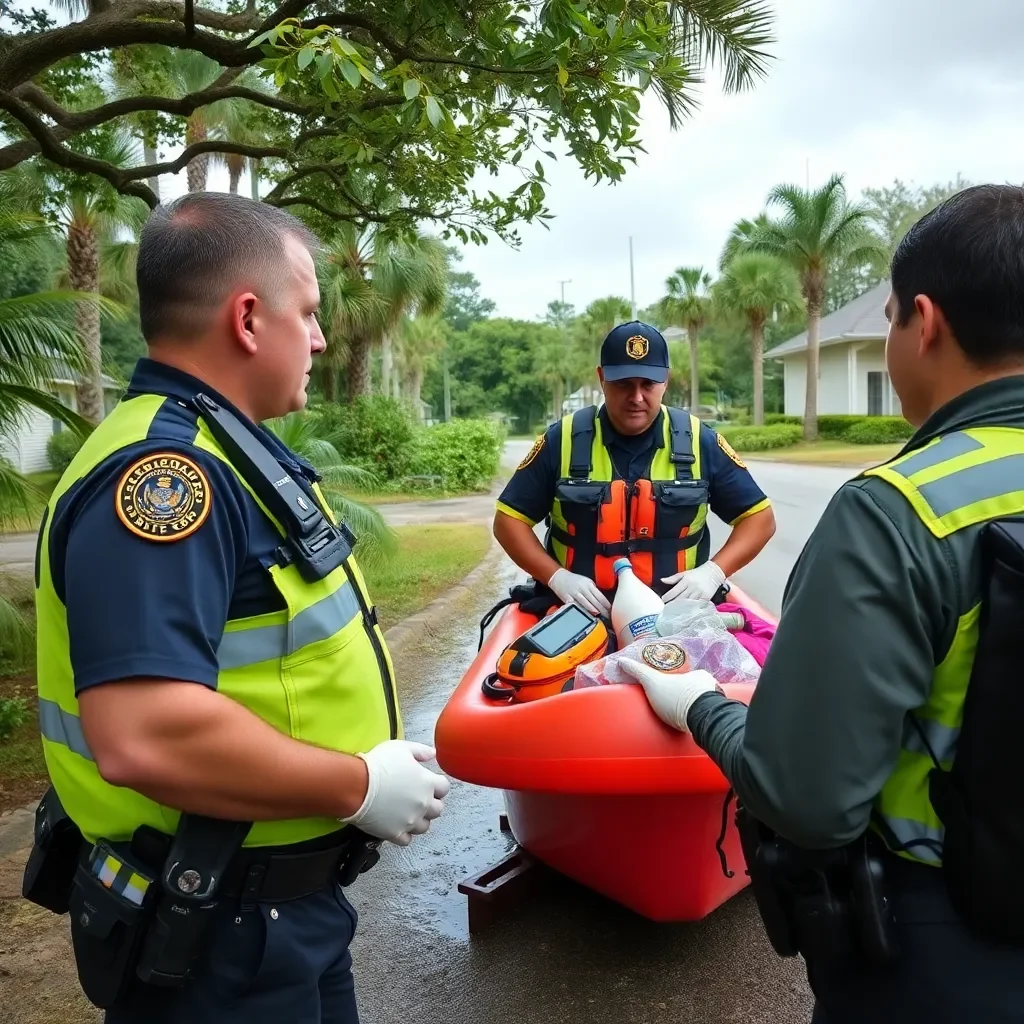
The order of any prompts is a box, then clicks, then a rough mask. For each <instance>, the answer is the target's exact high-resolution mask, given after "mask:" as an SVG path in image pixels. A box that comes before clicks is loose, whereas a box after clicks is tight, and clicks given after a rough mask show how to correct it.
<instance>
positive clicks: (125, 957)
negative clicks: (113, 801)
mask: <svg viewBox="0 0 1024 1024" xmlns="http://www.w3.org/2000/svg"><path fill="white" fill-rule="evenodd" d="M250 828H251V823H249V822H228V821H220V820H217V819H213V818H204V817H201V816H199V815H189V814H183V815H182V816H181V818H180V820H179V824H178V829H177V831H176V832H175V834H174V836H173V837H170V838H169V837H168V836H166V835H163V834H162V833H160V832H157V831H155V830H154V829H151V828H149V827H148V826H142V827H140V828H139V829H137V830H136V831H135V834H134V835H133V836H132V840H131V842H130V843H112V842H108V841H107V840H104V839H100V840H98V841H97V842H96V843H94V844H91V845H90V844H88V843H87V842H86V841H85V840H84V839H83V838H82V835H81V833H80V832H79V830H78V828H77V827H76V826H75V825H74V824H73V823H72V822H71V820H70V819H69V818H68V817H67V815H66V814H65V813H64V810H63V807H61V804H60V801H59V800H58V799H57V795H56V793H55V792H54V791H53V789H52V788H51V789H49V790H48V791H47V793H46V795H45V796H44V797H43V799H42V800H41V801H40V804H39V807H38V808H37V810H36V829H35V843H34V845H33V849H32V852H31V853H30V855H29V859H28V863H27V864H26V868H25V874H24V879H23V883H22V892H23V894H24V896H25V898H26V899H28V900H31V901H32V902H34V903H36V904H38V905H39V906H42V907H45V908H46V909H48V910H51V911H53V912H54V913H56V914H63V913H69V914H70V919H71V922H70V923H71V941H72V945H73V947H74V952H75V963H76V966H77V968H78V978H79V982H80V984H81V986H82V991H83V992H84V993H85V995H86V997H87V998H88V999H89V1001H90V1002H92V1003H93V1004H94V1005H95V1006H98V1007H100V1008H101V1009H105V1008H107V1007H110V1006H112V1005H113V1004H114V1003H115V1002H117V1000H118V999H119V998H120V997H121V996H123V995H124V993H125V992H126V991H127V990H128V988H129V987H130V985H131V984H132V983H133V980H134V979H135V978H136V977H137V978H139V979H140V980H141V981H143V982H147V983H149V984H154V985H164V986H180V985H182V984H184V983H185V981H186V979H187V978H188V976H189V968H190V965H191V963H192V961H193V960H194V959H195V957H196V955H197V954H198V953H199V952H200V950H201V949H202V939H203V933H204V932H205V929H206V926H207V924H208V923H209V920H210V917H211V911H213V910H214V909H215V908H216V906H217V904H218V891H219V887H220V885H221V882H222V880H223V878H224V874H225V872H226V870H227V868H228V866H229V864H230V863H231V861H232V859H233V858H234V857H235V856H236V855H237V854H238V851H239V850H240V849H241V846H242V843H243V841H244V840H245V837H246V835H248V833H249V829H250ZM158 864H162V867H160V868H159V869H157V868H154V865H158Z"/></svg>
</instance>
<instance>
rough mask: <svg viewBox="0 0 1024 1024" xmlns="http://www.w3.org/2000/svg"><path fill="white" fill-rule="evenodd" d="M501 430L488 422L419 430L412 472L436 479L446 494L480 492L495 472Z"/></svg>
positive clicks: (459, 422)
mask: <svg viewBox="0 0 1024 1024" xmlns="http://www.w3.org/2000/svg"><path fill="white" fill-rule="evenodd" d="M504 443H505V429H504V427H502V426H501V425H500V424H496V423H493V422H491V421H490V420H452V421H451V422H449V423H438V424H437V425H436V426H433V427H427V428H425V429H423V430H421V431H419V433H418V436H417V440H416V460H415V464H416V469H415V472H416V473H427V474H430V475H431V476H439V477H440V478H441V485H442V487H444V489H445V490H448V491H455V490H458V491H474V490H481V489H483V488H486V487H488V486H489V485H490V483H491V480H492V479H494V475H495V474H496V473H497V472H498V466H499V464H500V462H501V450H502V447H503V445H504Z"/></svg>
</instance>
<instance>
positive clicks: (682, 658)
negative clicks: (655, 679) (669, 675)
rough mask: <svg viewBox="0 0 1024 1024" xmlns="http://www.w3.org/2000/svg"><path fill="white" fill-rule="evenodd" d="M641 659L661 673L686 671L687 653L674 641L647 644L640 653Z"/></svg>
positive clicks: (657, 641)
mask: <svg viewBox="0 0 1024 1024" xmlns="http://www.w3.org/2000/svg"><path fill="white" fill-rule="evenodd" d="M640 657H641V658H643V659H644V661H646V662H647V664H648V665H650V666H651V668H656V669H658V671H659V672H679V671H685V669H686V651H684V650H683V648H682V645H681V644H677V643H676V642H675V641H674V640H655V641H654V642H652V643H649V644H645V645H644V647H643V648H642V649H641V651H640Z"/></svg>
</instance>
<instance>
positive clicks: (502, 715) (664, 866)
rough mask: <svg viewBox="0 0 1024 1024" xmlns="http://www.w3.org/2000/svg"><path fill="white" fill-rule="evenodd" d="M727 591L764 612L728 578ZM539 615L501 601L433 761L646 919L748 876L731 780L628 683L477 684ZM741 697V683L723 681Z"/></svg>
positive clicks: (683, 914)
mask: <svg viewBox="0 0 1024 1024" xmlns="http://www.w3.org/2000/svg"><path fill="white" fill-rule="evenodd" d="M728 600H729V601H730V602H732V603H735V604H740V605H743V606H744V607H746V608H749V610H750V611H751V612H752V613H753V614H754V615H756V616H758V617H760V618H763V619H765V620H767V621H770V622H771V621H774V618H773V617H772V616H771V615H770V614H769V613H768V612H766V611H765V609H764V608H762V607H761V606H760V605H758V604H757V603H756V602H755V601H753V600H751V599H750V598H749V597H747V595H745V594H744V593H742V592H741V591H739V590H737V589H736V587H732V588H731V590H730V593H729V597H728ZM537 621H538V619H537V618H536V617H535V616H533V615H529V614H527V613H525V612H523V611H522V610H521V609H520V608H519V607H518V606H517V605H515V604H512V605H509V606H508V607H506V608H505V609H504V610H503V611H502V612H501V613H500V614H499V616H498V617H497V618H496V619H495V622H494V624H493V626H492V628H491V631H490V633H489V634H488V635H487V637H486V639H485V640H484V642H483V645H482V647H481V649H480V651H479V653H478V654H477V656H476V658H475V659H474V661H473V663H472V664H471V665H470V666H469V669H468V670H467V671H466V674H465V675H464V676H463V677H462V680H461V682H460V683H459V685H458V687H457V688H456V690H455V692H454V693H453V694H452V696H451V697H450V698H449V700H448V702H447V704H446V705H445V707H444V709H443V711H442V712H441V715H440V717H439V719H438V722H437V726H436V728H435V746H436V748H437V761H438V764H439V765H440V767H441V769H442V770H443V771H445V772H446V773H448V774H450V775H453V776H454V777H455V778H457V779H461V780H463V781H464V782H469V783H474V784H476V785H479V786H489V787H493V788H496V789H501V790H503V791H504V798H505V806H506V811H507V815H508V820H509V825H510V827H511V830H512V833H513V835H514V836H515V839H516V841H517V842H518V843H519V845H520V846H521V847H523V849H525V850H526V851H527V852H528V853H530V854H531V855H532V856H534V857H535V858H536V859H537V860H539V861H542V862H543V863H545V864H547V865H548V866H549V867H551V868H554V869H555V870H556V871H559V872H561V873H562V874H564V875H567V876H568V877H570V878H572V879H575V880H576V881H578V882H580V883H582V884H583V885H586V886H588V887H589V888H591V889H594V890H596V891H597V892H599V893H601V894H603V895H604V896H606V897H608V898H610V899H612V900H615V901H616V902H618V903H621V904H623V905H624V906H626V907H629V908H630V909H632V910H633V911H635V912H636V913H638V914H641V915H643V916H644V917H647V918H650V919H652V920H655V921H695V920H698V919H700V918H702V917H705V916H706V915H707V914H709V913H711V911H713V910H714V909H716V908H717V907H719V906H720V905H721V904H722V903H724V902H725V901H726V900H727V899H729V898H730V897H731V896H733V895H735V894H736V893H737V892H739V891H740V890H741V889H743V888H744V887H745V886H746V885H747V884H748V882H749V878H748V876H747V874H746V867H745V863H744V860H743V853H742V850H741V848H740V842H739V836H738V834H737V832H736V826H735V822H734V810H735V804H729V802H728V801H727V799H726V798H727V795H728V793H729V786H728V783H727V782H726V780H725V777H724V776H723V775H722V773H721V772H720V771H719V770H718V768H717V767H716V766H715V764H714V763H713V762H712V761H711V759H710V758H709V757H708V756H707V755H706V754H705V753H704V752H703V751H702V750H701V749H700V748H699V747H698V746H697V745H696V744H695V743H694V742H693V740H692V739H691V738H690V736H689V735H688V734H684V733H680V732H677V731H676V730H674V729H671V728H669V727H668V726H667V725H665V724H664V723H663V722H662V721H661V720H660V719H659V718H658V717H657V716H656V715H655V714H654V712H653V711H652V710H651V707H650V705H649V704H648V702H647V698H646V697H645V696H644V691H643V689H642V688H641V687H640V686H639V685H608V686H592V687H586V688H582V689H577V690H570V691H569V692H566V693H558V694H555V695H554V696H550V697H545V698H544V699H542V700H534V701H529V702H525V703H518V704H515V703H509V702H507V701H499V700H496V699H491V698H488V697H487V696H485V695H484V693H483V689H482V686H481V684H482V683H483V682H484V680H485V679H486V678H487V677H488V676H489V675H490V674H491V673H493V672H494V671H495V665H496V663H497V661H498V658H499V656H500V655H501V652H502V651H503V650H504V648H505V647H506V645H507V644H509V643H511V642H512V641H513V640H515V638H516V637H517V636H519V635H520V634H521V633H522V632H523V631H524V630H526V629H528V628H529V627H530V626H532V625H534V624H535V623H536V622H537ZM724 689H725V690H726V692H727V694H728V696H730V697H732V698H734V699H737V700H741V701H743V702H745V703H746V702H748V701H749V700H750V696H751V694H752V692H753V686H752V685H732V686H725V687H724Z"/></svg>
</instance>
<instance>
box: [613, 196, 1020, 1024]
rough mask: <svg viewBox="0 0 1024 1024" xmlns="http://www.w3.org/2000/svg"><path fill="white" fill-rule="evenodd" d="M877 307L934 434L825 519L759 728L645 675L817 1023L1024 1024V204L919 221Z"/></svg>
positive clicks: (695, 688) (760, 705)
mask: <svg viewBox="0 0 1024 1024" xmlns="http://www.w3.org/2000/svg"><path fill="white" fill-rule="evenodd" d="M885 313H886V316H887V317H888V319H889V332H888V337H887V339H886V346H885V358H886V365H887V367H888V371H889V375H890V378H891V380H892V385H893V387H894V389H895V391H896V393H897V395H898V396H899V398H900V401H901V403H902V410H903V414H904V415H905V416H906V418H907V419H908V420H909V421H910V422H911V423H912V424H913V425H914V426H915V427H916V428H917V429H916V432H915V434H914V435H913V437H912V438H911V440H910V441H909V442H908V443H907V444H906V446H905V447H904V448H903V450H902V451H901V452H900V453H899V455H897V456H896V457H895V458H893V459H891V460H890V461H889V462H887V463H885V464H884V465H881V466H879V467H877V468H874V469H870V470H868V471H866V472H864V473H862V474H860V475H859V476H857V477H856V478H854V479H853V480H851V481H850V482H849V483H847V484H845V485H844V486H843V487H841V488H840V489H839V491H838V493H837V494H836V495H835V497H834V498H833V500H832V502H831V503H830V505H829V507H828V508H827V510H826V511H825V514H824V515H823V516H822V519H821V521H820V523H819V524H818V526H817V528H816V529H815V531H814V533H813V534H812V536H811V538H810V539H809V541H808V542H807V545H806V547H805V548H804V551H803V553H802V554H801V556H800V558H799V560H798V561H797V564H796V566H795V568H794V570H793V573H792V575H791V577H790V579H789V582H788V585H787V589H786V593H785V597H784V603H783V607H782V616H781V621H780V625H779V629H778V633H777V634H776V636H775V639H774V641H773V644H772V647H771V651H770V653H769V655H768V659H767V661H766V663H765V665H764V668H763V672H762V675H761V677H760V681H759V683H758V686H757V689H756V691H755V694H754V697H753V700H752V701H751V703H750V708H749V711H748V709H747V708H746V707H744V706H743V705H742V704H739V703H736V702H733V701H730V700H727V699H726V698H725V697H724V696H722V695H721V694H719V693H715V692H714V689H715V681H714V680H713V679H711V678H710V677H709V676H708V675H707V673H704V672H695V673H691V674H690V675H687V676H667V675H662V674H661V673H658V672H654V671H652V670H650V669H648V668H647V667H646V666H642V665H640V664H638V663H636V662H633V663H632V665H631V669H630V670H631V672H632V674H633V675H634V676H635V677H636V678H637V680H638V681H639V682H641V683H642V685H643V686H644V688H645V690H646V692H647V694H648V697H649V699H650V700H651V703H652V705H653V706H654V708H655V710H656V711H657V712H658V714H659V715H661V717H662V718H663V719H664V720H665V721H666V722H668V723H670V724H671V725H674V726H675V727H676V728H679V729H684V730H689V731H690V732H691V733H692V735H693V738H694V739H695V740H696V742H697V743H698V744H699V745H700V746H701V747H703V748H704V749H705V750H706V751H707V752H708V754H709V755H710V756H711V757H712V759H713V760H714V761H715V762H716V763H717V764H718V765H719V766H720V768H721V769H722V771H723V773H724V774H725V776H726V777H727V778H728V779H729V780H730V782H731V783H732V785H733V787H734V789H735V793H736V795H737V797H738V800H739V802H740V804H741V805H742V807H743V812H742V814H741V816H740V821H741V823H745V824H744V826H743V829H742V831H743V833H744V836H745V850H746V852H747V863H748V865H750V867H751V877H752V881H753V883H754V888H755V892H756V893H757V896H758V904H759V907H760V909H761V912H762V916H763V918H764V921H765V924H766V927H767V930H768V932H769V935H770V936H771V937H772V941H773V944H774V945H775V948H776V949H777V950H778V951H779V952H780V953H783V954H784V955H792V954H793V953H794V952H797V951H799V952H800V953H802V955H803V956H804V958H805V960H806V962H807V971H808V977H809V980H810V983H811V987H812V988H813V991H814V994H815V996H816V999H817V1002H816V1007H815V1012H814V1024H854V1022H857V1024H862V1022H868V1021H871V1022H887V1021H892V1022H897V1021H898V1022H900V1024H964V1022H970V1024H1010V1022H1011V1021H1021V1020H1024V769H1022V767H1021V742H1020V730H1021V723H1022V721H1024V688H1022V687H1021V685H1020V679H1021V662H1022V654H1021V636H1022V633H1024V189H1021V188H1020V187H1019V186H1009V185H1007V186H995V185H985V186H978V187H973V188H968V189H965V190H964V191H962V192H960V193H959V194H957V195H956V196H954V197H953V198H951V199H949V200H947V201H946V202H945V203H943V204H942V205H941V206H939V207H938V208H937V209H936V210H934V211H933V212H931V213H929V214H927V215H926V216H925V217H923V218H922V219H921V220H920V221H919V222H918V223H917V224H916V225H915V226H913V227H912V228H911V229H910V231H908V232H907V234H906V236H905V237H904V239H903V240H902V242H901V243H900V245H899V246H898V248H897V250H896V253H895V255H894V257H893V260H892V267H891V294H890V295H889V298H888V300H887V302H886V305H885ZM824 880H827V881H828V887H827V889H826V887H825V885H824V884H823V881H824ZM837 909H838V910H839V911H840V912H843V911H844V910H845V913H846V914H847V915H848V916H847V918H846V921H847V925H848V927H847V926H845V925H843V921H842V919H840V918H837V917H836V916H835V913H836V911H837Z"/></svg>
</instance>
